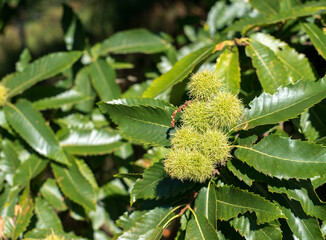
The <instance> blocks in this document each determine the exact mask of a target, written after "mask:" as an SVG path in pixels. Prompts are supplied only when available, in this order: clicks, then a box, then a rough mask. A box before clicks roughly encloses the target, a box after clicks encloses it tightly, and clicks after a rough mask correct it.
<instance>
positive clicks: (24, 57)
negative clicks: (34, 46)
mask: <svg viewBox="0 0 326 240" xmlns="http://www.w3.org/2000/svg"><path fill="white" fill-rule="evenodd" d="M31 60H32V56H31V53H30V51H29V50H28V48H25V49H24V50H23V51H22V53H21V54H20V56H19V60H18V62H16V71H17V72H22V71H24V69H25V68H26V67H27V66H28V64H29V62H30V61H31Z"/></svg>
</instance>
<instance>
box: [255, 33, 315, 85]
mask: <svg viewBox="0 0 326 240" xmlns="http://www.w3.org/2000/svg"><path fill="white" fill-rule="evenodd" d="M250 37H251V38H252V39H254V40H255V41H258V42H260V43H261V44H263V45H265V46H266V47H268V48H269V49H270V50H272V51H273V52H274V53H275V55H276V57H277V58H278V59H279V60H280V61H281V62H282V63H283V65H284V67H285V68H286V69H287V71H288V73H289V76H290V78H291V82H292V83H295V82H297V81H299V80H303V81H315V80H316V77H315V75H314V73H313V71H312V68H311V66H310V63H309V61H308V59H307V58H306V57H305V55H303V54H302V53H298V52H297V51H296V50H295V49H294V48H291V47H289V45H287V44H286V43H285V42H282V41H280V40H278V39H276V38H274V37H272V36H271V35H268V34H265V33H256V34H252V35H250Z"/></svg>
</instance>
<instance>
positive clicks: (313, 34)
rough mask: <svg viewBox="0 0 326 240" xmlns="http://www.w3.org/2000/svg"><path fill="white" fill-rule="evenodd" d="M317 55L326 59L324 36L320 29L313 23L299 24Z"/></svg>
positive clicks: (325, 40)
mask: <svg viewBox="0 0 326 240" xmlns="http://www.w3.org/2000/svg"><path fill="white" fill-rule="evenodd" d="M301 26H302V28H303V29H304V31H305V32H306V33H307V34H308V36H309V38H310V40H311V42H312V44H313V45H314V47H315V48H316V50H317V51H318V53H319V54H320V55H321V56H322V57H323V58H324V59H326V36H325V34H324V32H323V30H322V29H320V28H319V27H317V26H316V25H315V24H313V23H303V24H301Z"/></svg>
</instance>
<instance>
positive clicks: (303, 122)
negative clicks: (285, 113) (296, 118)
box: [300, 111, 319, 142]
mask: <svg viewBox="0 0 326 240" xmlns="http://www.w3.org/2000/svg"><path fill="white" fill-rule="evenodd" d="M309 117H310V114H309V112H308V111H305V112H303V113H302V114H301V115H300V128H301V131H302V133H303V134H304V136H305V138H306V139H307V140H308V141H310V142H314V141H315V140H316V139H317V138H319V132H318V131H317V130H316V128H314V127H313V126H312V123H311V121H310V120H309Z"/></svg>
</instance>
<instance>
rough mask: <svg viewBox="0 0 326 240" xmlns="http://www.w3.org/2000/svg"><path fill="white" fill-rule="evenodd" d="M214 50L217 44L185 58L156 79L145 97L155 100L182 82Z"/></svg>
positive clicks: (145, 93)
mask: <svg viewBox="0 0 326 240" xmlns="http://www.w3.org/2000/svg"><path fill="white" fill-rule="evenodd" d="M214 49H215V44H214V45H209V46H206V47H203V48H200V49H199V50H197V51H194V52H192V53H190V54H188V55H187V56H185V57H183V58H182V59H181V60H179V61H178V62H177V63H176V64H175V65H174V66H173V68H172V69H171V70H170V71H168V72H166V73H164V74H163V75H161V76H160V77H158V78H156V79H155V80H154V81H153V82H152V84H151V85H150V86H149V87H148V88H147V89H146V91H145V92H144V94H143V97H148V98H154V97H156V96H158V95H159V94H160V93H162V92H164V91H165V90H167V89H169V88H170V87H172V86H174V85H175V84H177V83H178V82H181V81H182V80H183V79H185V78H186V77H187V76H188V75H189V74H190V73H191V72H192V71H193V69H194V68H195V67H196V66H197V65H198V64H199V63H201V62H202V61H204V60H205V59H206V58H207V57H209V56H210V55H211V54H212V53H213V51H214Z"/></svg>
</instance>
